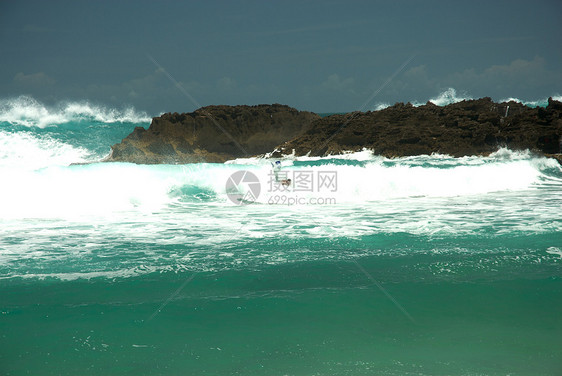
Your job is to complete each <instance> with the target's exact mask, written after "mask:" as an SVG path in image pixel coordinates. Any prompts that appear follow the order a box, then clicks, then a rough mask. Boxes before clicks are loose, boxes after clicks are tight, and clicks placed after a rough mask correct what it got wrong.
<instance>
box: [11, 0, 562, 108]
mask: <svg viewBox="0 0 562 376" xmlns="http://www.w3.org/2000/svg"><path fill="white" fill-rule="evenodd" d="M561 20H562V2H560V1H517V0H514V1H493V0H487V1H462V2H461V1H431V0H429V1H401V0H398V1H353V0H347V1H330V0H325V1H306V0H299V1H290V0H285V1H271V0H270V1H265V0H261V1H213V0H207V1H184V2H179V1H146V0H134V1H133V0H124V1H119V0H113V1H90V2H84V1H57V0H54V1H44V0H40V1H32V0H0V56H1V58H0V98H14V97H18V96H21V95H26V96H30V97H32V98H34V99H36V100H38V101H41V102H42V103H45V104H56V103H60V102H64V101H88V102H92V103H96V104H102V105H105V106H110V107H115V108H126V107H130V106H133V107H134V108H136V109H139V110H143V111H147V112H149V113H151V114H158V113H162V112H170V111H172V112H174V111H177V112H189V111H193V110H195V109H196V108H198V107H200V106H206V105H211V104H228V105H236V104H248V105H254V104H261V103H282V104H287V105H290V106H292V107H295V108H297V109H299V110H308V111H314V112H320V113H322V112H346V111H355V110H363V111H367V110H372V109H374V108H375V107H376V106H377V104H380V103H389V104H393V103H396V102H408V101H412V102H413V101H416V102H422V103H423V102H426V101H427V100H429V99H430V98H434V97H436V96H438V95H439V94H440V93H441V92H443V91H445V90H446V89H448V88H454V89H455V90H456V91H457V93H458V94H459V95H467V96H470V97H473V98H480V97H485V96H489V97H492V98H493V99H495V100H501V99H505V98H509V97H515V98H519V99H521V100H537V99H543V98H546V97H549V96H552V95H560V94H562V21H561Z"/></svg>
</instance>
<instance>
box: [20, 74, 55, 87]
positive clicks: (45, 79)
mask: <svg viewBox="0 0 562 376" xmlns="http://www.w3.org/2000/svg"><path fill="white" fill-rule="evenodd" d="M14 83H16V84H17V85H21V86H46V85H52V84H54V83H55V79H54V78H52V77H50V76H48V75H47V74H45V73H44V72H38V73H31V74H24V73H23V72H19V73H17V74H16V75H15V76H14Z"/></svg>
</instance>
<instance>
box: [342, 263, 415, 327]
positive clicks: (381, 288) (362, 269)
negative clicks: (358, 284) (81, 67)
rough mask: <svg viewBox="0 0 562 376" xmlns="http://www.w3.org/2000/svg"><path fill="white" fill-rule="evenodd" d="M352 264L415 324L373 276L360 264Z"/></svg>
mask: <svg viewBox="0 0 562 376" xmlns="http://www.w3.org/2000/svg"><path fill="white" fill-rule="evenodd" d="M353 263H354V264H355V265H356V266H357V268H359V270H361V272H362V273H363V274H365V276H366V277H367V278H368V279H369V280H370V281H371V282H373V283H374V284H375V285H376V286H377V287H378V288H379V290H381V292H382V293H383V294H384V295H386V297H387V298H388V299H390V301H391V302H392V303H394V305H395V306H396V307H397V308H398V309H399V310H400V311H401V312H402V313H403V314H404V316H406V317H407V318H408V319H409V320H410V321H411V322H413V323H414V324H417V323H416V320H414V318H413V317H412V316H411V315H410V314H409V313H408V311H406V309H405V308H404V307H402V305H401V304H400V303H398V301H397V300H396V299H394V297H393V296H392V295H390V293H389V292H388V291H386V289H385V288H384V287H382V285H381V284H380V283H379V282H378V281H377V280H376V279H375V278H373V276H372V275H371V274H370V273H369V272H368V271H367V270H365V268H364V267H363V266H361V264H359V263H358V262H357V260H353Z"/></svg>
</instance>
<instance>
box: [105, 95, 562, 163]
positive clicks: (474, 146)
mask: <svg viewBox="0 0 562 376" xmlns="http://www.w3.org/2000/svg"><path fill="white" fill-rule="evenodd" d="M561 115H562V103H561V102H558V101H554V100H552V99H551V98H550V99H549V101H548V106H547V107H546V108H542V107H535V108H531V107H528V106H525V105H523V104H521V103H518V102H513V101H511V102H504V103H495V102H493V101H492V99H491V98H482V99H477V100H465V101H462V102H458V103H453V104H449V105H447V106H443V107H440V106H437V105H435V104H433V103H431V102H428V103H427V104H425V105H423V106H418V107H416V106H413V105H411V104H409V103H407V104H404V103H397V104H395V105H394V106H391V107H388V108H386V109H383V110H379V111H372V112H371V111H369V112H352V113H347V114H342V115H331V116H326V117H320V116H319V115H317V114H314V113H311V112H305V111H298V110H296V109H294V108H291V107H288V106H284V105H279V104H274V105H258V106H208V107H203V108H201V109H199V110H196V111H194V112H192V113H185V114H177V113H173V114H170V113H168V114H164V115H162V116H160V117H156V118H154V119H153V120H152V123H151V124H150V127H149V128H148V129H144V128H141V127H137V128H136V129H135V130H134V131H133V133H131V134H130V135H129V136H127V137H126V138H125V139H123V141H122V142H121V143H119V144H117V145H114V146H112V153H111V155H110V156H109V157H108V158H107V161H124V162H133V163H193V162H224V161H226V160H229V159H234V158H238V157H244V156H254V155H263V154H265V153H271V152H273V153H272V156H275V157H280V156H282V155H286V154H293V153H294V154H295V155H297V156H300V155H311V156H325V155H335V154H341V153H343V152H347V151H359V150H362V149H365V148H366V149H370V150H373V151H374V153H376V154H379V155H383V156H387V157H400V156H411V155H419V154H431V153H434V152H437V153H442V154H449V155H452V156H457V157H460V156H465V155H486V154H489V153H491V152H494V151H496V150H497V149H498V148H499V147H508V148H510V149H513V150H523V149H529V150H532V151H536V152H540V153H543V154H547V155H552V156H554V157H557V159H559V160H560V157H559V156H557V154H559V153H560V152H561V150H560V149H561V142H562V118H561Z"/></svg>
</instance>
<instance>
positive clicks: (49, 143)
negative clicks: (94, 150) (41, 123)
mask: <svg viewBox="0 0 562 376" xmlns="http://www.w3.org/2000/svg"><path fill="white" fill-rule="evenodd" d="M88 157H89V152H88V151H87V150H86V149H83V148H76V147H73V146H71V145H68V144H65V143H63V142H61V141H58V140H54V139H52V138H51V137H48V136H41V137H38V136H36V135H34V134H32V133H28V132H17V133H12V132H5V131H2V130H0V168H2V169H4V170H5V169H17V170H22V169H25V170H36V169H39V168H43V167H47V166H66V165H69V164H70V163H75V162H84V161H86V160H87V158H88Z"/></svg>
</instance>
